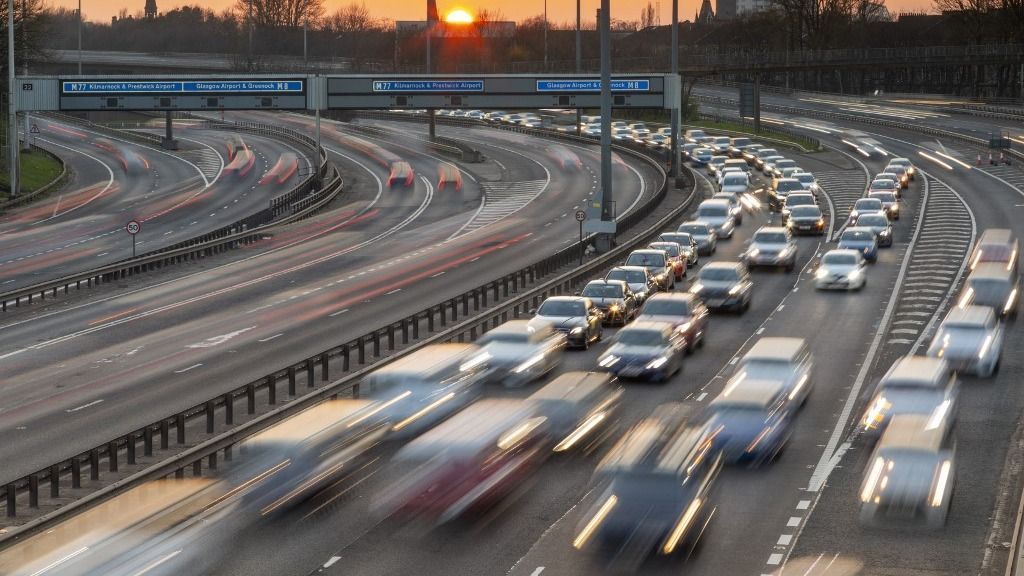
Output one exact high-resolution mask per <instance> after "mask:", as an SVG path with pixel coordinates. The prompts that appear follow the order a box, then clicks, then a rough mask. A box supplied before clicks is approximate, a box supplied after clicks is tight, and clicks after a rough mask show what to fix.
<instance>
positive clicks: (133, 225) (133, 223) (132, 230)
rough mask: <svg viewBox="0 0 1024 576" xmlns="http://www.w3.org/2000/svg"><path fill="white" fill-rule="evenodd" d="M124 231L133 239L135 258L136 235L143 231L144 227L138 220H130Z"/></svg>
mask: <svg viewBox="0 0 1024 576" xmlns="http://www.w3.org/2000/svg"><path fill="white" fill-rule="evenodd" d="M124 230H125V232H127V233H128V234H130V235H131V237H132V258H135V235H136V234H138V233H139V231H140V230H142V225H141V224H139V222H138V221H137V220H129V221H128V223H127V224H125V225H124Z"/></svg>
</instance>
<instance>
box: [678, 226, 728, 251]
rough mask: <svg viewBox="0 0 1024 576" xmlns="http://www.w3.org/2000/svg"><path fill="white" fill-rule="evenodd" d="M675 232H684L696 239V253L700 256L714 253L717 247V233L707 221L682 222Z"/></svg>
mask: <svg viewBox="0 0 1024 576" xmlns="http://www.w3.org/2000/svg"><path fill="white" fill-rule="evenodd" d="M676 232H684V233H686V234H689V235H690V236H692V237H693V239H694V240H696V241H697V253H698V254H700V255H701V256H710V255H712V254H714V253H715V249H716V248H717V247H718V234H716V233H715V229H714V228H713V227H711V225H710V224H708V223H707V222H698V221H696V220H690V221H689V222H683V223H682V224H680V225H679V227H678V228H677V229H676Z"/></svg>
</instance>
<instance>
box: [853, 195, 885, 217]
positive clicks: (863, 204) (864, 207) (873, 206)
mask: <svg viewBox="0 0 1024 576" xmlns="http://www.w3.org/2000/svg"><path fill="white" fill-rule="evenodd" d="M870 212H885V207H884V206H883V205H882V201H881V200H879V199H878V198H860V199H858V200H857V201H856V202H854V203H853V206H850V221H851V222H856V220H857V217H858V216H860V215H861V214H866V213H870Z"/></svg>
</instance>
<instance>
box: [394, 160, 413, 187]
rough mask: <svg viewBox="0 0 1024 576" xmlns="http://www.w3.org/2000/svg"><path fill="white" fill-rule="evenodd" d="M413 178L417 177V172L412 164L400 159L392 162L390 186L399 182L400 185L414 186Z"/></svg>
mask: <svg viewBox="0 0 1024 576" xmlns="http://www.w3.org/2000/svg"><path fill="white" fill-rule="evenodd" d="M413 178H415V174H414V173H413V170H412V166H410V165H409V163H408V162H405V161H400V162H392V163H391V173H390V174H389V175H388V186H394V185H395V184H398V185H399V186H404V187H406V188H408V187H410V186H412V183H413Z"/></svg>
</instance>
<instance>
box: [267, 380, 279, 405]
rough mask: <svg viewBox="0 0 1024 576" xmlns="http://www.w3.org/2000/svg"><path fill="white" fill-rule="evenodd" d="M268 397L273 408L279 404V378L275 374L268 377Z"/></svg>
mask: <svg viewBox="0 0 1024 576" xmlns="http://www.w3.org/2000/svg"><path fill="white" fill-rule="evenodd" d="M267 397H268V399H269V401H270V405H271V406H273V405H274V404H277V378H274V375H273V374H271V375H270V376H267Z"/></svg>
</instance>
